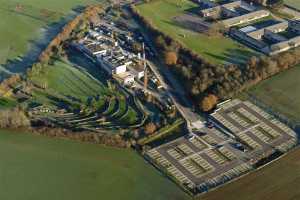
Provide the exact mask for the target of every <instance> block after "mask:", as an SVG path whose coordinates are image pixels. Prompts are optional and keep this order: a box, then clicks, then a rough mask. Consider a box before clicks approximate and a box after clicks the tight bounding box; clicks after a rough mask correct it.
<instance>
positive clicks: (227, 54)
mask: <svg viewBox="0 0 300 200" xmlns="http://www.w3.org/2000/svg"><path fill="white" fill-rule="evenodd" d="M178 4H179V5H181V6H178ZM137 8H138V10H139V11H140V13H141V14H142V15H144V17H146V18H147V19H149V20H151V21H152V23H153V25H154V26H156V27H157V28H159V29H160V30H162V31H163V32H165V33H166V34H168V35H170V36H172V37H173V38H175V39H177V40H178V41H181V42H182V44H184V45H185V46H186V47H188V48H191V49H192V50H193V51H195V52H197V53H199V54H201V55H202V56H203V57H205V58H206V59H208V60H209V61H211V62H216V63H222V64H223V63H227V62H234V63H241V62H243V61H245V60H246V59H247V58H248V57H249V55H253V54H255V53H254V52H253V51H252V50H250V49H249V48H247V47H244V46H242V45H241V44H239V43H238V42H235V41H233V40H231V39H230V38H226V37H221V36H220V37H208V36H207V35H205V34H201V33H196V32H194V31H191V30H188V29H185V28H183V27H182V26H180V25H178V24H177V23H176V22H175V20H174V17H176V16H180V15H182V14H184V13H185V12H186V11H187V10H192V9H195V8H197V4H195V3H193V2H192V1H190V0H180V1H179V0H156V1H151V2H150V3H146V4H141V5H138V6H137ZM182 35H185V36H186V37H182Z"/></svg>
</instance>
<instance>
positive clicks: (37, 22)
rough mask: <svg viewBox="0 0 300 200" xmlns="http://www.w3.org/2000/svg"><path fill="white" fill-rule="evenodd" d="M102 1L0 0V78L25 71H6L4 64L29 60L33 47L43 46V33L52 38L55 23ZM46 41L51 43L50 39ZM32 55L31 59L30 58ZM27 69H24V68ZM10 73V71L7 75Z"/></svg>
mask: <svg viewBox="0 0 300 200" xmlns="http://www.w3.org/2000/svg"><path fill="white" fill-rule="evenodd" d="M95 2H103V1H101V0H63V1H61V0H43V1H40V0H0V19H1V20H0V78H1V76H2V74H1V73H4V74H7V73H9V72H10V71H12V72H15V71H22V70H21V69H19V70H16V69H7V68H6V69H5V68H3V67H1V64H4V63H6V61H7V60H8V59H11V60H14V59H16V58H17V57H23V56H24V55H26V57H30V55H31V54H32V51H33V50H34V49H32V45H31V44H32V43H35V42H41V41H40V40H41V39H42V35H43V33H45V30H46V33H47V35H53V34H55V33H52V31H50V32H49V31H47V30H49V28H50V27H53V25H52V23H53V22H59V21H60V20H61V19H62V17H66V16H69V15H70V14H71V10H72V9H73V8H77V7H78V6H80V5H85V4H88V3H95ZM45 40H49V37H47V38H46V39H45ZM28 54H29V55H28ZM22 67H24V66H22ZM7 70H8V71H7Z"/></svg>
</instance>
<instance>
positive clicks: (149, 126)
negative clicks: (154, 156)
mask: <svg viewBox="0 0 300 200" xmlns="http://www.w3.org/2000/svg"><path fill="white" fill-rule="evenodd" d="M156 128H157V127H156V125H155V124H154V123H153V122H150V123H148V124H146V126H145V133H146V134H147V135H151V134H153V133H154V132H155V131H156Z"/></svg>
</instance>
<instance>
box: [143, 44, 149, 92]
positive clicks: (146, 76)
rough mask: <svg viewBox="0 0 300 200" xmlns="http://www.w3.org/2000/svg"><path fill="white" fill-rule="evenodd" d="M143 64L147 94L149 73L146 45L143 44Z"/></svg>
mask: <svg viewBox="0 0 300 200" xmlns="http://www.w3.org/2000/svg"><path fill="white" fill-rule="evenodd" d="M143 63H144V92H146V90H147V88H148V73H147V63H146V53H145V43H143Z"/></svg>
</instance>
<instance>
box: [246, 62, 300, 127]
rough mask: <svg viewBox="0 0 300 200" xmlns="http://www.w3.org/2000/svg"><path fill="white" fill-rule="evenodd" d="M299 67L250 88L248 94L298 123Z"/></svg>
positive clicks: (299, 116) (299, 101) (299, 100)
mask: <svg viewBox="0 0 300 200" xmlns="http://www.w3.org/2000/svg"><path fill="white" fill-rule="evenodd" d="M299 77H300V65H298V66H296V67H294V68H292V69H290V70H287V71H286V72H283V73H280V74H279V75H276V76H274V77H272V78H270V79H268V80H265V81H263V82H261V83H259V84H258V85H257V86H255V87H253V88H251V89H250V90H249V93H250V94H252V95H254V96H255V97H257V98H258V99H259V100H261V101H262V102H263V103H265V104H267V105H269V106H270V107H271V108H272V109H273V110H276V111H278V112H280V113H282V114H284V115H285V116H287V117H288V118H291V119H293V120H296V121H297V122H300V93H299V89H300V79H299Z"/></svg>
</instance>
